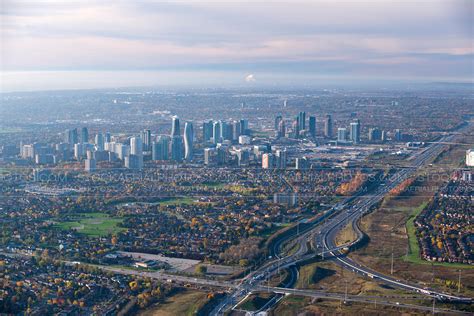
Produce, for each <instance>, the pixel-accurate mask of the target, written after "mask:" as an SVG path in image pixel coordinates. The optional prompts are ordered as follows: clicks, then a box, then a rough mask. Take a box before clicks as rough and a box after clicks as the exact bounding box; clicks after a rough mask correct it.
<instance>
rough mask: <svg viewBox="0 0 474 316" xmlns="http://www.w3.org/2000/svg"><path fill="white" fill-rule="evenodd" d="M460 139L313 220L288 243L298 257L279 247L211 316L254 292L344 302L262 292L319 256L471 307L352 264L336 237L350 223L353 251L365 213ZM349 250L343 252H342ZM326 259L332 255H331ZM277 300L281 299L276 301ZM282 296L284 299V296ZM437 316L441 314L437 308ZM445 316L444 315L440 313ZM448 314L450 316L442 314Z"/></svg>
mask: <svg viewBox="0 0 474 316" xmlns="http://www.w3.org/2000/svg"><path fill="white" fill-rule="evenodd" d="M455 137H456V135H454V134H452V135H446V136H443V137H442V138H440V139H439V140H438V141H436V142H432V143H430V144H429V145H428V146H427V147H426V148H424V149H423V150H421V151H419V152H416V153H414V154H413V155H412V156H411V158H410V163H411V166H410V167H408V168H402V169H401V170H399V171H397V172H396V173H395V174H393V175H392V176H391V177H390V178H388V179H385V180H383V181H381V182H380V183H379V185H378V187H377V188H376V189H374V190H373V192H371V193H370V194H358V195H356V196H353V197H351V198H347V199H346V200H344V201H343V202H340V203H338V204H337V205H335V206H334V207H333V208H331V209H330V210H329V211H328V212H326V213H325V215H324V216H322V217H321V218H319V219H317V220H315V222H314V223H313V224H314V225H312V226H311V228H310V229H307V230H306V231H304V232H301V233H300V234H298V235H296V236H294V237H293V239H292V240H288V241H287V242H291V243H297V244H298V245H299V248H298V249H297V251H296V252H295V253H292V254H291V255H287V256H283V255H279V250H280V249H279V248H280V247H279V246H280V245H278V246H276V247H278V249H275V250H274V251H273V252H274V253H275V258H274V259H273V260H271V261H269V262H267V263H266V264H264V265H263V266H262V267H260V268H259V269H258V270H256V271H254V272H253V273H251V274H249V275H247V276H246V277H245V278H244V279H243V280H242V281H241V283H240V284H238V285H237V286H236V287H235V288H234V289H233V291H232V293H230V294H229V295H228V296H227V297H226V298H225V299H224V300H223V301H222V302H221V303H220V304H219V305H218V306H216V308H215V309H214V310H213V312H212V315H222V314H224V313H225V312H226V311H228V310H230V309H233V308H235V307H237V306H238V305H239V304H240V303H241V302H243V301H244V300H245V299H246V298H247V297H248V295H249V294H250V293H253V292H255V291H258V290H262V289H266V290H267V291H273V292H274V293H279V294H280V295H283V294H298V295H303V296H312V297H321V298H323V297H325V298H337V299H340V294H334V293H323V294H321V293H316V292H315V291H312V290H306V291H304V290H294V289H288V288H278V289H275V288H270V287H263V286H262V284H263V283H264V282H265V280H268V279H269V278H270V277H271V276H272V275H274V274H276V273H278V272H279V271H280V269H284V268H288V267H292V266H294V265H295V264H297V263H298V262H301V261H305V260H308V259H310V258H314V257H315V256H317V255H319V256H322V257H323V258H324V256H326V258H327V257H329V258H330V260H333V262H335V263H336V264H338V265H340V266H342V267H343V268H345V269H347V270H350V271H353V272H355V273H357V274H360V275H363V276H366V277H369V278H372V279H377V281H379V282H382V283H385V284H388V285H391V286H394V287H398V288H401V289H404V290H408V291H413V292H415V293H417V294H421V295H426V296H429V297H433V300H435V299H437V300H440V301H451V302H467V303H471V302H472V299H471V298H465V297H459V296H455V295H450V294H446V293H441V292H438V291H434V290H431V289H427V288H423V287H420V286H418V285H413V284H409V283H407V282H404V281H401V280H397V279H394V278H391V277H389V276H386V275H383V274H381V273H379V272H377V271H374V270H372V269H369V268H367V267H364V266H362V265H360V264H358V263H356V262H354V261H353V260H351V259H349V258H348V257H347V256H345V255H344V253H343V252H342V251H341V250H342V249H341V248H343V247H338V246H337V245H336V241H335V240H336V236H337V235H338V233H339V232H340V231H341V230H342V229H343V228H344V227H345V226H346V225H347V224H351V226H352V228H353V229H354V231H355V232H356V233H357V235H358V238H357V240H356V241H354V242H353V243H351V244H350V245H345V246H347V247H351V246H353V245H355V244H357V243H358V242H359V241H360V240H361V239H362V237H363V233H362V231H361V230H360V228H359V227H358V221H359V219H360V218H361V217H362V216H364V214H366V213H368V212H369V211H370V209H371V207H372V206H374V205H376V204H377V203H379V202H380V201H381V200H382V199H383V197H384V196H385V195H386V194H387V193H388V192H390V190H392V189H393V188H395V187H397V186H398V185H399V184H400V183H402V181H404V180H405V179H407V178H409V177H410V176H413V175H414V174H415V173H416V171H417V170H418V169H419V168H420V167H422V166H423V165H425V164H426V163H428V162H429V161H431V160H432V159H434V158H435V157H436V156H437V155H439V154H440V153H441V151H442V150H443V149H444V147H445V144H448V143H452V142H453V141H455ZM308 241H309V242H310V243H311V244H313V245H315V246H316V249H317V251H316V253H308V252H309V249H308ZM344 248H345V247H344ZM326 254H329V256H327V255H326ZM277 297H278V296H277ZM280 297H281V296H280ZM345 299H346V301H349V299H351V300H358V301H362V302H364V301H369V302H373V301H374V298H365V297H360V296H358V297H356V298H348V297H347V296H345ZM278 301H279V299H274V300H273V302H272V304H267V305H266V306H265V307H266V309H267V310H268V309H270V308H271V307H272V306H273V305H275V304H277V303H278ZM379 304H382V305H384V304H385V305H394V306H399V307H406V308H414V309H421V310H431V308H428V309H427V307H426V306H417V305H409V304H402V303H399V302H393V301H392V302H389V301H383V300H382V299H380V300H379ZM433 311H437V309H435V308H434V307H433ZM438 311H441V310H438ZM444 312H447V311H446V310H444Z"/></svg>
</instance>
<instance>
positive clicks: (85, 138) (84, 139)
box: [81, 127, 89, 144]
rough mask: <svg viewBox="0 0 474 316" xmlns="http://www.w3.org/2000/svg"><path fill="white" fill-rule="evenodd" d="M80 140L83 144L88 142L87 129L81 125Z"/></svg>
mask: <svg viewBox="0 0 474 316" xmlns="http://www.w3.org/2000/svg"><path fill="white" fill-rule="evenodd" d="M81 142H82V143H83V144H86V143H88V142H89V131H88V130H87V127H83V128H82V130H81Z"/></svg>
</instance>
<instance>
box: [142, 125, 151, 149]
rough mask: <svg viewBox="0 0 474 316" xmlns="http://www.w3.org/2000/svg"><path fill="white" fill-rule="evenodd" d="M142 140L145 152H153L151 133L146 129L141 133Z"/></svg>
mask: <svg viewBox="0 0 474 316" xmlns="http://www.w3.org/2000/svg"><path fill="white" fill-rule="evenodd" d="M140 138H141V139H142V144H143V151H150V150H151V131H150V130H149V129H145V130H143V131H141V132H140Z"/></svg>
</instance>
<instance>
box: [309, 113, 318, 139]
mask: <svg viewBox="0 0 474 316" xmlns="http://www.w3.org/2000/svg"><path fill="white" fill-rule="evenodd" d="M309 135H310V136H311V137H316V117H314V116H310V117H309Z"/></svg>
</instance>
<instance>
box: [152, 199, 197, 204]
mask: <svg viewBox="0 0 474 316" xmlns="http://www.w3.org/2000/svg"><path fill="white" fill-rule="evenodd" d="M195 200H196V199H195V198H193V197H176V198H169V199H166V200H164V201H160V202H158V204H160V205H180V204H194V203H197V202H196V201H195Z"/></svg>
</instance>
